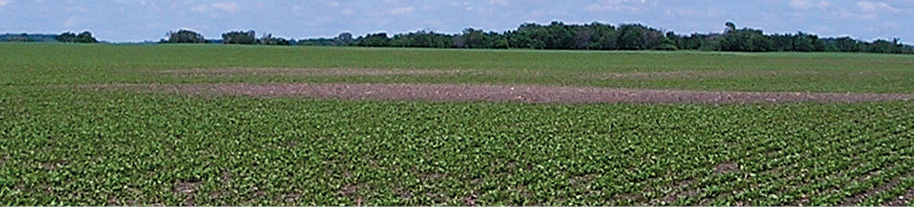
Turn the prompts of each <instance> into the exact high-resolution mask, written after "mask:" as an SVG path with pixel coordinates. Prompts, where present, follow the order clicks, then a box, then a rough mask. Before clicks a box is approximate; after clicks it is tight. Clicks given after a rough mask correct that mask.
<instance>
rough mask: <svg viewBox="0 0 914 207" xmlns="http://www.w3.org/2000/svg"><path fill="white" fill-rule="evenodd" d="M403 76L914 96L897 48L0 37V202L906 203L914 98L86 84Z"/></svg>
mask: <svg viewBox="0 0 914 207" xmlns="http://www.w3.org/2000/svg"><path fill="white" fill-rule="evenodd" d="M292 82H298V83H415V84H490V85H543V86H591V87H605V88H635V89H676V90H709V91H754V92H833V93H892V94H910V93H914V56H910V55H877V54H854V53H715V52H688V51H686V52H575V51H527V50H432V49H391V48H387V49H376V48H325V47H267V46H258V47H247V46H222V45H78V44H0V205H885V204H892V205H908V206H914V202H912V201H910V199H911V197H912V196H914V171H912V170H911V169H914V157H912V156H914V142H912V141H914V101H881V102H857V103H841V102H790V103H757V104H753V103H731V104H694V103H665V104H649V103H641V104H638V103H616V104H600V103H593V104H534V103H517V102H484V101H476V102H442V101H438V102H427V101H405V100H387V101H380V100H343V99H321V98H309V97H258V96H245V95H213V94H203V95H193V94H184V93H160V92H146V91H135V90H129V89H125V90H91V87H89V88H90V89H87V87H86V86H92V85H105V84H109V85H116V84H128V83H129V84H152V85H169V84H198V83H210V84H218V83H249V84H264V83H292Z"/></svg>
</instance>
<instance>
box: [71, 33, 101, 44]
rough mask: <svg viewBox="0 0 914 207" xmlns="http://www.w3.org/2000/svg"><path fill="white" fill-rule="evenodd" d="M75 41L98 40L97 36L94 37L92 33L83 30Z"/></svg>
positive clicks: (94, 41)
mask: <svg viewBox="0 0 914 207" xmlns="http://www.w3.org/2000/svg"><path fill="white" fill-rule="evenodd" d="M74 42H79V43H97V42H98V40H96V39H95V37H92V33H90V32H88V31H85V32H81V33H79V34H78V35H76V39H74Z"/></svg>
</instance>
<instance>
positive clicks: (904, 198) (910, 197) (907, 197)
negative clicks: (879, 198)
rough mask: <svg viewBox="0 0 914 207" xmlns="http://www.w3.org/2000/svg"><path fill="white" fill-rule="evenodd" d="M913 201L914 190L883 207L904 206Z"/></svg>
mask: <svg viewBox="0 0 914 207" xmlns="http://www.w3.org/2000/svg"><path fill="white" fill-rule="evenodd" d="M911 200H914V189H911V190H908V192H907V193H905V194H904V195H902V196H899V197H897V198H895V199H893V200H892V201H889V202H888V203H886V204H885V205H883V206H903V205H907V204H909V203H911Z"/></svg>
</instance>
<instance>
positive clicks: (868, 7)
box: [857, 1, 901, 13]
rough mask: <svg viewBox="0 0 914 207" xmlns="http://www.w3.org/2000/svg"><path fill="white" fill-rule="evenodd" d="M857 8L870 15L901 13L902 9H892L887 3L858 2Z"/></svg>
mask: <svg viewBox="0 0 914 207" xmlns="http://www.w3.org/2000/svg"><path fill="white" fill-rule="evenodd" d="M857 8H859V9H860V10H861V11H863V12H868V13H873V12H899V11H901V9H897V8H895V7H892V5H889V4H886V3H885V2H872V1H858V2H857Z"/></svg>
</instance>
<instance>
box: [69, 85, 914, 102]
mask: <svg viewBox="0 0 914 207" xmlns="http://www.w3.org/2000/svg"><path fill="white" fill-rule="evenodd" d="M78 88H81V89H90V90H103V89H119V90H134V91H149V92H168V93H178V94H187V95H245V96H254V97H317V98H338V99H346V100H417V101H419V100H421V101H493V102H526V103H781V102H847V103H852V102H873V101H899V100H903V101H907V100H914V94H877V93H807V92H796V93H794V92H734V91H684V90H653V89H614V88H597V87H567V86H534V85H518V86H507V85H459V84H353V83H263V84H253V83H218V84H92V85H80V86H78Z"/></svg>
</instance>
